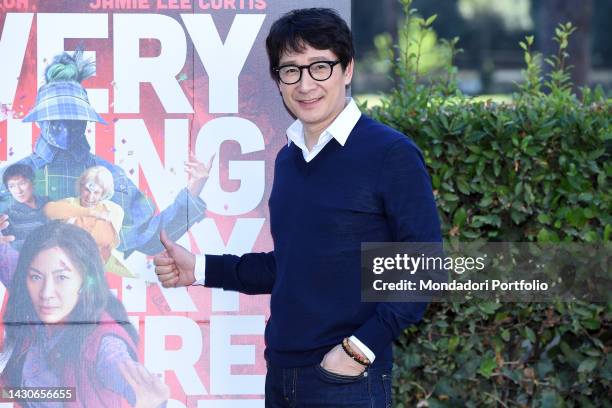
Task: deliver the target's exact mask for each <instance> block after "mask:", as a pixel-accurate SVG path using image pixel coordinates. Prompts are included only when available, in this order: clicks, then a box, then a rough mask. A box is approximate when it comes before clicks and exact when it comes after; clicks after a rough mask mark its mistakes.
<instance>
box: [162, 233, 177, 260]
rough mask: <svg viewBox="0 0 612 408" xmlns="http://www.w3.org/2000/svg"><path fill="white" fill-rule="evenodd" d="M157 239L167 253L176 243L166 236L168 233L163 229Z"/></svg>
mask: <svg viewBox="0 0 612 408" xmlns="http://www.w3.org/2000/svg"><path fill="white" fill-rule="evenodd" d="M159 240H160V241H161V243H162V245H163V246H164V248H166V251H168V254H170V253H171V252H172V251H173V249H174V245H176V244H175V243H174V241H172V240H171V239H170V238H169V237H168V234H166V231H164V230H163V229H162V230H161V232H160V233H159Z"/></svg>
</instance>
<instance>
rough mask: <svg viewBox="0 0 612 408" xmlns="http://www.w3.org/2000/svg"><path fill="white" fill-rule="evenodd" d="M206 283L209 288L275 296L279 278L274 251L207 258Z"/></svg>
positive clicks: (207, 256)
mask: <svg viewBox="0 0 612 408" xmlns="http://www.w3.org/2000/svg"><path fill="white" fill-rule="evenodd" d="M205 270H206V273H205V284H206V286H207V287H209V288H223V289H225V290H233V291H237V292H242V293H246V294H247V295H262V294H270V293H272V288H273V286H274V280H275V279H276V261H275V259H274V252H267V253H249V254H244V255H242V256H236V255H206V266H205Z"/></svg>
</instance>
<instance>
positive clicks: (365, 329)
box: [353, 314, 395, 356]
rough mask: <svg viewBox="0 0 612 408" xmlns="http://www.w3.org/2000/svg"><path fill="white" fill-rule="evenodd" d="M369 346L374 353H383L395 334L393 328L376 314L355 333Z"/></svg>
mask: <svg viewBox="0 0 612 408" xmlns="http://www.w3.org/2000/svg"><path fill="white" fill-rule="evenodd" d="M353 335H354V336H355V337H357V338H358V339H359V340H360V341H361V342H362V343H363V344H365V345H366V347H367V348H369V349H370V350H371V351H372V353H374V355H377V356H378V355H381V354H382V352H383V351H384V350H385V348H387V347H388V346H389V344H391V342H392V341H393V340H394V338H395V336H394V335H393V333H392V331H391V329H390V328H389V327H388V326H387V325H386V324H385V323H384V322H382V321H381V320H380V319H379V317H378V315H377V314H374V316H372V317H371V318H370V319H369V320H368V321H366V322H365V323H364V324H363V325H362V326H361V327H360V328H359V329H357V331H356V332H355V333H354V334H353Z"/></svg>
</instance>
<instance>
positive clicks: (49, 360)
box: [0, 221, 169, 408]
mask: <svg viewBox="0 0 612 408" xmlns="http://www.w3.org/2000/svg"><path fill="white" fill-rule="evenodd" d="M10 288H11V289H10V291H9V298H8V302H7V305H6V310H5V312H4V315H3V322H4V328H5V339H4V346H3V352H2V354H1V355H0V368H1V369H2V370H1V371H2V374H1V375H0V386H2V387H74V388H75V391H76V392H75V394H76V404H74V405H73V404H70V405H71V406H78V407H120V406H122V403H123V402H124V401H127V402H128V403H129V404H130V406H133V407H138V408H153V407H158V406H160V405H162V406H163V405H165V401H166V400H167V399H168V397H169V389H168V387H167V386H166V385H165V384H163V383H162V382H161V381H160V380H159V379H158V378H157V377H156V376H154V375H152V374H150V373H149V372H148V371H147V370H146V369H145V368H144V367H143V366H142V365H141V364H139V363H138V362H137V353H136V350H137V348H136V344H137V342H138V335H137V333H136V330H135V329H134V327H133V326H132V325H131V324H130V322H129V321H128V318H127V314H126V311H125V308H124V307H123V305H122V304H121V303H120V302H119V300H117V298H116V297H115V296H114V295H113V294H112V293H111V292H110V290H109V288H108V285H107V283H106V279H105V276H104V268H103V265H102V259H101V257H100V256H99V254H98V247H97V245H96V243H95V241H94V240H93V238H92V237H91V235H90V234H88V233H87V232H86V231H84V230H83V229H81V228H79V227H76V226H74V225H70V224H65V223H60V222H55V221H54V222H50V223H48V224H46V225H44V226H42V227H39V228H38V229H37V230H36V231H35V232H33V233H32V234H30V236H29V237H28V239H26V241H25V243H24V246H23V249H22V251H21V253H20V257H19V261H18V263H17V268H16V271H15V275H14V276H13V280H12V284H11V286H10ZM25 406H27V407H31V408H41V407H52V406H61V404H57V403H47V402H28V403H27V404H26V405H25Z"/></svg>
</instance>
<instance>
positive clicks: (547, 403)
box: [369, 0, 612, 407]
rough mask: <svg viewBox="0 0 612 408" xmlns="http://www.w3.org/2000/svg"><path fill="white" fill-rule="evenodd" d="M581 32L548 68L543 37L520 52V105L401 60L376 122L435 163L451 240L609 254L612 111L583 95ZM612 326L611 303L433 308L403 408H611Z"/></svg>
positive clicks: (404, 384)
mask: <svg viewBox="0 0 612 408" xmlns="http://www.w3.org/2000/svg"><path fill="white" fill-rule="evenodd" d="M402 4H403V5H404V7H405V11H406V15H408V16H411V15H414V13H413V12H411V11H410V1H408V0H402ZM420 21H421V24H422V25H423V27H424V29H426V30H427V29H431V28H430V26H429V25H428V24H427V21H428V20H423V19H421V20H420ZM407 24H409V22H408V23H407ZM572 31H573V27H572V25H571V24H570V23H568V24H562V25H560V26H559V27H558V28H557V31H556V35H555V40H556V41H557V42H558V43H559V52H558V54H557V55H555V56H552V57H550V58H546V59H544V60H543V59H542V57H541V56H540V55H537V54H535V53H533V52H532V51H531V45H532V43H533V37H528V38H526V39H525V41H524V42H521V44H520V46H521V47H522V48H523V49H524V52H525V62H526V69H525V70H524V73H523V74H524V79H525V80H524V82H523V83H522V84H521V85H518V86H517V92H516V94H514V95H513V98H512V102H510V103H501V104H499V103H494V102H492V101H484V102H475V101H473V100H471V99H469V98H468V97H466V96H464V95H462V94H461V93H460V92H459V91H458V90H457V86H456V82H455V78H454V76H455V73H456V69H455V68H454V67H453V66H452V63H449V64H448V65H447V66H446V67H445V71H444V72H443V73H441V74H440V75H438V76H437V78H435V79H430V81H429V83H427V84H424V83H422V82H423V81H422V79H421V78H419V73H418V71H415V70H414V69H412V68H410V67H414V66H415V65H418V64H415V63H414V62H415V61H413V63H412V64H407V63H405V60H406V58H408V59H410V58H413V59H416V58H418V55H411V56H401V57H400V58H395V59H394V61H395V62H394V69H395V75H396V78H398V82H397V84H396V88H395V89H394V90H393V91H392V92H391V93H390V94H389V95H388V96H386V97H384V98H383V100H382V104H381V105H380V106H378V107H374V108H372V109H371V110H370V111H369V113H370V114H371V115H372V116H373V117H374V118H375V119H378V120H380V121H381V122H384V123H386V124H388V125H390V126H392V127H394V128H396V129H398V130H400V131H402V132H403V133H405V134H407V135H409V136H410V137H411V138H412V139H414V140H415V142H416V143H417V144H418V145H419V146H420V148H421V149H422V150H423V153H424V156H425V160H426V162H427V165H428V168H429V171H430V175H431V178H432V184H433V188H434V194H435V197H436V200H437V204H438V208H439V213H440V217H441V220H442V222H443V231H444V236H445V239H446V240H461V241H470V240H475V239H479V238H484V239H486V240H489V241H540V242H584V243H601V242H609V241H610V233H611V231H612V225H611V224H612V221H611V215H610V203H611V201H612V200H611V197H610V188H609V184H608V183H609V177H610V174H612V165H611V163H610V153H611V152H610V140H611V139H612V138H611V136H612V130H611V126H610V119H609V118H610V116H611V115H612V104H611V103H610V102H609V101H607V100H606V98H605V95H604V93H603V92H602V90H601V89H596V90H595V91H593V90H590V89H587V88H583V89H582V90H581V97H580V98H579V97H577V96H576V95H575V94H574V93H573V92H572V88H571V85H572V84H571V83H570V80H569V76H568V69H569V67H567V66H565V60H566V57H567V53H566V47H567V43H568V38H569V36H570V34H571V32H572ZM400 35H401V33H400ZM456 44H457V39H455V40H453V41H450V42H446V46H447V47H448V49H449V55H453V56H454V55H455V54H456V53H457V52H458V51H457V50H456V49H455V45H456ZM541 62H544V63H547V64H550V65H551V66H552V70H551V73H550V74H549V75H547V76H546V77H542V75H541V71H540V63H541ZM608 278H609V277H608ZM582 279H588V277H582ZM608 283H610V280H608ZM611 320H612V302H608V303H607V304H595V303H587V302H573V303H561V302H557V303H495V302H485V301H473V302H470V303H438V304H432V305H431V306H430V308H429V310H428V312H427V314H426V316H425V319H424V321H423V322H422V323H421V324H419V325H418V326H416V327H412V328H410V329H408V330H406V331H405V333H404V334H403V335H402V336H401V337H400V338H399V339H398V340H397V342H396V361H395V364H396V367H395V370H394V373H395V378H394V383H393V387H394V395H395V406H396V407H408V406H410V407H412V406H419V407H427V406H428V407H457V406H466V407H476V406H503V407H510V406H534V407H559V406H568V407H607V406H612V404H611V403H610V401H611V400H612V391H611V390H612V388H611V387H610V381H611V380H612V357H611V356H610V355H609V349H610V343H611V336H610V325H611V324H610V323H611Z"/></svg>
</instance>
